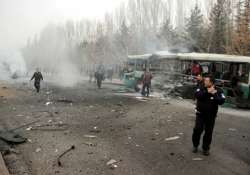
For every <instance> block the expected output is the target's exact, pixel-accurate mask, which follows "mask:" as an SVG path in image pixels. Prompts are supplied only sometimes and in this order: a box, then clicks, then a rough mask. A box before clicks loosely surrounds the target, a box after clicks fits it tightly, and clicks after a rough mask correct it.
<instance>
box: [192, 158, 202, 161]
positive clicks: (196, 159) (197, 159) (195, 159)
mask: <svg viewBox="0 0 250 175" xmlns="http://www.w3.org/2000/svg"><path fill="white" fill-rule="evenodd" d="M192 160H193V161H202V160H203V159H202V158H200V157H196V158H193V159H192Z"/></svg>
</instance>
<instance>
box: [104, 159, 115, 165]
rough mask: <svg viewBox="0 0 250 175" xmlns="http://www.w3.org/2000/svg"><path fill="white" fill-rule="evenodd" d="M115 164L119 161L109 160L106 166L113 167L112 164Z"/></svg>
mask: <svg viewBox="0 0 250 175" xmlns="http://www.w3.org/2000/svg"><path fill="white" fill-rule="evenodd" d="M114 163H117V161H116V160H115V159H111V160H109V161H108V162H107V164H106V165H108V166H109V165H112V164H114Z"/></svg>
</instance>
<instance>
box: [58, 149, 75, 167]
mask: <svg viewBox="0 0 250 175" xmlns="http://www.w3.org/2000/svg"><path fill="white" fill-rule="evenodd" d="M74 149H75V146H74V145H72V146H71V147H70V148H69V149H67V150H66V151H64V152H63V153H62V154H60V155H59V157H58V158H57V164H58V166H60V167H61V166H62V162H61V160H60V159H61V158H62V157H63V156H64V155H65V154H67V153H68V152H70V151H72V150H74Z"/></svg>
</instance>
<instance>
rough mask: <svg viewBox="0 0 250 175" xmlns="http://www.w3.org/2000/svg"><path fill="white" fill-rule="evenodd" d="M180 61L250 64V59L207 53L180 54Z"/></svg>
mask: <svg viewBox="0 0 250 175" xmlns="http://www.w3.org/2000/svg"><path fill="white" fill-rule="evenodd" d="M178 59H180V60H197V61H214V62H235V63H250V57H247V56H237V55H224V54H205V53H183V54H178Z"/></svg>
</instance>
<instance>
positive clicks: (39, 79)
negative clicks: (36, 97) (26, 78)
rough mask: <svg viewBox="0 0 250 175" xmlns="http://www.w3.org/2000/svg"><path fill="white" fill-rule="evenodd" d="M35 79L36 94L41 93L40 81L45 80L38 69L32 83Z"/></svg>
mask: <svg viewBox="0 0 250 175" xmlns="http://www.w3.org/2000/svg"><path fill="white" fill-rule="evenodd" d="M33 79H35V82H34V86H35V88H36V92H37V93H39V91H40V81H41V80H43V75H42V73H41V72H40V71H39V70H38V69H37V71H36V72H35V73H34V74H33V76H32V78H31V79H30V81H32V80H33Z"/></svg>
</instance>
